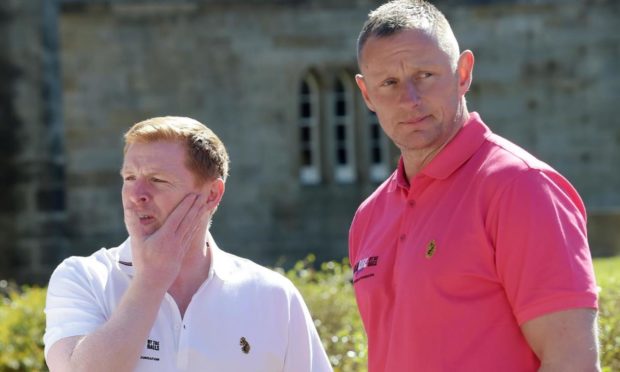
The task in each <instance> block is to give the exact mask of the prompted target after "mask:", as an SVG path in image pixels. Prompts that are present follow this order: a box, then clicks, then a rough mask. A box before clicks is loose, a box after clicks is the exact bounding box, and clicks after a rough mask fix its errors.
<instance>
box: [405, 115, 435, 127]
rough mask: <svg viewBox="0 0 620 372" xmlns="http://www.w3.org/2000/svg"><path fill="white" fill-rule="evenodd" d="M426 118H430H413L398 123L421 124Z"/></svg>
mask: <svg viewBox="0 0 620 372" xmlns="http://www.w3.org/2000/svg"><path fill="white" fill-rule="evenodd" d="M428 117H430V115H426V116H418V117H413V118H409V119H405V120H403V121H401V122H400V123H401V124H406V125H416V124H420V123H422V122H423V121H424V120H426V119H427V118H428Z"/></svg>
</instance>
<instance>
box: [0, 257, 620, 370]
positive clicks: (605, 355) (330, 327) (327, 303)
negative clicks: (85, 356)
mask: <svg viewBox="0 0 620 372" xmlns="http://www.w3.org/2000/svg"><path fill="white" fill-rule="evenodd" d="M313 265H314V256H308V257H307V258H306V259H305V260H304V261H300V262H298V263H297V264H296V265H295V266H294V267H293V268H292V269H290V270H288V271H285V270H283V269H276V270H277V271H280V272H281V273H283V274H284V275H286V276H287V277H288V278H289V279H291V281H293V283H295V285H296V286H297V288H299V290H300V292H301V293H302V295H303V296H304V299H305V301H306V303H307V304H308V307H309V308H310V311H311V313H312V316H313V318H314V319H315V324H316V327H317V329H318V331H319V334H320V335H321V338H322V341H323V345H324V346H325V349H326V351H327V355H328V356H329V359H330V361H331V363H332V365H333V366H334V370H335V371H336V372H349V371H355V372H357V371H366V360H367V359H366V358H367V356H366V336H365V334H364V328H363V326H362V322H361V320H360V317H359V314H358V311H357V306H356V304H355V297H354V295H353V287H352V285H351V282H350V280H351V271H350V269H349V265H348V262H347V261H346V260H343V261H342V262H334V261H331V262H325V263H323V264H321V265H320V267H319V268H318V269H315V268H314V266H313ZM594 268H595V271H596V274H597V281H598V284H599V286H600V287H601V291H600V301H599V304H600V314H599V327H600V342H601V365H602V367H603V371H605V372H611V371H620V311H618V309H620V257H616V258H611V259H597V260H595V261H594ZM44 305H45V289H43V288H37V287H22V288H21V289H20V288H18V287H17V286H15V285H7V282H6V281H0V372H5V371H6V372H9V371H45V370H46V367H45V363H44V360H43V343H42V336H43V331H44V328H45V316H44V313H43V308H44Z"/></svg>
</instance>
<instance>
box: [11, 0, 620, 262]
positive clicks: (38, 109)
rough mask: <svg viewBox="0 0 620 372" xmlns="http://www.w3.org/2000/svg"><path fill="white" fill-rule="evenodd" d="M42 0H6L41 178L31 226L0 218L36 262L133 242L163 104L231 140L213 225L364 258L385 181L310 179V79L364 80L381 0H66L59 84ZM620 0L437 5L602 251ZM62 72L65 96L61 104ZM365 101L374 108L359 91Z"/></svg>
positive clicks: (223, 239) (293, 247)
mask: <svg viewBox="0 0 620 372" xmlns="http://www.w3.org/2000/svg"><path fill="white" fill-rule="evenodd" d="M33 3H34V4H36V2H19V1H17V0H11V1H10V2H8V3H5V4H10V5H8V7H9V8H8V10H9V14H12V19H13V21H12V22H8V23H7V22H4V23H2V24H0V26H1V27H4V28H6V27H9V28H11V30H12V31H11V36H10V38H8V39H7V37H6V36H4V35H5V34H4V33H2V35H3V37H4V39H0V42H2V43H6V42H7V40H8V43H9V44H10V46H11V48H9V52H8V53H6V52H1V51H0V57H3V56H5V57H6V58H5V59H6V60H7V61H8V63H9V64H10V65H11V66H16V67H17V68H18V69H19V70H20V71H21V73H20V74H19V75H15V76H16V77H15V80H14V82H13V83H11V84H9V86H11V87H12V88H11V89H13V90H14V91H15V94H14V95H13V96H12V97H13V99H14V104H12V106H11V107H15V110H16V111H15V112H16V114H15V120H16V121H15V123H16V126H17V127H18V129H16V131H13V132H11V131H8V132H6V133H9V134H11V133H12V134H11V135H18V133H17V131H19V133H22V134H21V135H19V136H21V137H20V140H19V141H18V142H19V144H21V146H22V147H24V149H23V150H22V151H20V154H21V155H19V156H18V157H17V159H18V160H16V162H12V164H17V165H18V166H17V167H13V169H16V170H20V171H23V172H24V174H25V176H24V177H23V178H21V179H22V180H23V182H22V185H23V186H24V187H21V188H20V189H23V190H26V191H23V192H21V193H20V197H17V198H15V200H16V201H19V202H20V203H21V204H19V207H18V209H19V213H17V214H16V216H17V218H16V220H15V223H13V224H12V223H11V221H10V217H9V218H8V219H7V216H12V214H10V213H9V214H7V213H4V214H3V215H2V216H4V217H3V218H4V219H0V227H2V230H1V231H2V234H4V235H7V234H11V231H15V234H17V235H18V236H21V237H22V238H21V240H20V241H21V243H20V245H19V248H18V249H17V251H18V252H20V253H19V255H24V257H23V258H22V262H28V263H29V264H28V265H30V266H29V267H30V268H31V271H33V270H34V268H36V267H39V268H42V267H44V266H45V265H47V266H45V267H51V266H54V265H55V264H56V263H57V261H58V260H59V259H60V258H62V257H64V256H66V255H69V254H89V253H90V252H92V251H94V250H96V249H98V248H99V247H101V246H112V245H116V244H118V243H120V242H121V241H122V240H123V239H124V238H125V235H126V232H125V229H124V226H123V222H122V211H121V205H120V186H121V182H120V181H121V180H120V177H119V175H118V170H119V168H120V165H121V159H122V154H121V152H122V143H121V138H122V133H123V132H124V131H125V130H126V129H127V128H128V127H129V126H130V125H131V124H133V123H135V122H137V121H140V120H143V119H145V118H148V117H153V116H159V115H185V116H191V117H194V118H196V119H198V120H201V121H203V122H204V123H206V124H207V125H209V126H210V127H211V128H213V129H214V131H215V132H216V133H218V135H220V137H221V138H222V139H223V141H224V142H225V144H226V145H227V147H228V149H229V152H230V155H231V159H232V168H231V176H230V178H229V181H228V184H227V191H226V195H225V196H224V200H223V202H222V205H221V207H220V209H219V210H218V213H217V214H216V216H215V221H214V225H213V228H212V229H213V233H214V235H215V236H216V239H217V240H218V242H220V244H221V246H222V247H223V248H224V249H226V250H229V251H232V252H235V253H239V254H242V255H244V256H248V257H250V258H253V259H256V260H257V261H259V262H263V263H269V264H273V263H274V262H276V261H277V260H278V259H279V258H282V257H284V258H285V259H286V260H287V261H286V262H288V263H290V262H291V261H292V260H294V259H297V258H300V257H303V256H305V255H306V254H307V253H309V252H314V253H317V255H318V256H319V259H326V258H340V257H344V256H345V255H346V254H347V242H346V240H347V230H348V226H349V223H350V220H351V217H352V215H353V213H354V211H355V209H356V208H357V206H358V204H359V202H360V201H361V200H363V198H364V197H365V196H366V195H368V194H369V193H370V192H371V190H373V188H374V187H376V184H374V183H373V182H371V181H369V177H368V170H367V167H365V166H364V162H363V161H360V162H359V164H358V167H357V170H356V171H357V174H358V177H359V178H358V179H359V181H358V182H354V183H351V184H341V183H338V182H335V181H334V179H333V177H331V176H330V174H329V172H326V173H325V174H324V176H325V177H324V181H323V182H322V183H321V184H319V185H315V186H307V185H302V184H301V183H300V181H299V178H298V170H299V165H298V153H299V143H298V141H299V134H298V127H297V123H298V117H297V115H298V97H297V96H296V92H298V89H299V84H300V81H301V79H302V78H303V76H304V75H305V74H306V73H307V72H308V71H313V72H315V73H316V76H318V78H319V79H318V80H319V84H320V85H321V86H322V88H328V87H329V84H330V81H331V80H330V79H331V78H333V76H335V75H337V74H340V73H345V74H348V75H349V76H351V77H352V76H353V74H354V73H355V72H356V69H357V68H356V62H355V40H356V37H357V33H358V32H359V29H360V27H361V24H362V23H363V21H364V19H365V17H366V14H367V12H368V11H369V10H370V9H373V8H375V7H376V6H377V5H378V4H379V3H380V2H379V1H371V0H356V1H353V0H338V1H331V2H325V1H317V0H304V1H301V0H297V1H292V0H291V1H285V0H279V1H276V0H273V1H249V2H248V1H216V0H202V1H199V0H195V1H185V2H182V3H179V2H177V1H164V0H161V1H149V0H142V1H129V0H115V1H103V0H62V1H60V3H59V4H60V5H59V7H55V9H56V10H57V11H58V17H57V19H56V20H57V22H58V24H57V32H58V35H59V36H58V40H59V47H58V49H57V50H56V57H57V58H58V61H57V62H58V65H59V66H60V68H59V69H58V71H60V72H59V73H58V74H57V78H58V79H59V84H58V85H56V84H55V83H54V79H53V76H52V75H53V72H54V71H55V67H54V66H55V64H54V60H53V58H52V59H51V60H50V59H49V58H50V57H49V56H47V57H46V55H47V54H46V53H48V54H54V50H55V49H54V38H53V37H52V39H51V40H50V39H49V36H47V39H46V38H45V37H44V35H48V34H46V33H41V32H40V30H41V28H44V27H48V28H50V29H51V28H53V26H54V25H53V23H50V19H51V18H50V8H48V10H47V13H46V11H45V9H46V8H45V7H40V6H39V7H37V6H36V5H28V4H33ZM42 3H44V4H56V2H54V1H51V2H42ZM618 4H619V3H618V2H617V1H612V0H597V1H588V2H586V1H571V2H565V1H559V0H541V1H536V2H533V1H526V0H522V1H516V0H515V1H466V2H461V1H448V0H446V1H437V5H438V6H439V7H440V8H442V9H443V10H444V11H445V13H446V15H447V16H448V18H449V19H451V21H452V23H453V27H454V30H455V33H456V34H457V37H458V38H459V40H460V42H461V46H462V47H463V48H470V49H472V50H473V51H474V53H475V55H476V66H475V72H474V84H473V86H472V89H471V92H470V93H469V96H468V100H469V107H470V109H472V110H475V111H479V112H481V113H482V115H483V118H484V120H485V121H486V122H487V124H489V125H490V126H491V127H492V128H493V129H494V130H495V131H497V132H498V133H500V134H502V135H504V136H506V137H508V138H509V139H512V140H513V141H515V142H517V143H518V144H520V145H522V146H523V147H525V148H526V149H528V150H529V151H531V152H533V153H534V154H536V155H538V156H539V157H541V158H542V159H543V160H545V161H547V162H548V163H549V164H551V165H552V166H554V167H555V168H557V169H558V170H560V171H561V172H562V173H563V174H564V175H566V176H567V178H569V179H570V180H571V182H572V183H573V184H574V185H575V186H576V188H577V189H578V190H579V191H580V193H581V195H582V197H583V198H584V200H585V202H586V205H587V207H588V210H589V213H590V216H591V218H590V224H591V228H590V239H591V243H592V248H593V250H594V251H595V252H600V253H601V254H609V253H611V252H620V239H619V238H618V237H617V234H616V233H615V231H616V230H617V227H616V222H614V221H617V216H618V215H620V213H619V212H618V211H619V210H620V172H617V171H615V169H616V168H617V166H616V164H618V163H619V162H620V129H619V128H620V125H618V124H620V123H618V119H617V117H618V108H617V105H616V104H615V101H616V98H617V97H618V91H620V75H619V74H617V72H616V70H617V61H618V60H619V57H620V32H618V31H620V30H619V27H618V19H620V17H619V15H620V14H619V5H618ZM3 6H4V7H7V5H3ZM46 14H47V15H46ZM51 14H52V15H53V9H52V11H51ZM17 18H19V20H20V21H19V22H15V21H14V20H15V19H17ZM52 18H53V17H52ZM45 20H47V21H45ZM46 22H47V23H46ZM42 25H47V26H42ZM34 26H36V27H34ZM37 30H39V31H37ZM52 35H53V34H52ZM45 51H47V52H45ZM3 53H5V54H3ZM1 62H2V59H1V58H0V74H2V73H5V72H3V67H2V63H1ZM46 71H47V73H46ZM50 74H51V75H50ZM56 86H58V87H60V88H59V89H61V91H62V94H58V96H59V97H62V101H60V100H57V101H54V100H53V99H52V100H51V101H52V103H49V102H50V101H49V98H50V96H49V92H54V89H55V87H56ZM42 87H47V88H42ZM5 89H9V88H5ZM46 92H47V93H46ZM0 94H4V93H3V92H0ZM327 98H329V95H327ZM4 102H5V101H2V104H5V103H4ZM54 108H57V109H58V112H56V111H54ZM7 112H8V111H7ZM355 112H356V113H357V114H358V116H359V117H360V118H361V117H363V114H364V112H365V108H364V106H363V103H362V102H361V99H359V97H358V98H357V100H356V101H355ZM45 113H47V114H45ZM60 113H62V115H60ZM358 121H361V119H358ZM45 123H51V124H45ZM357 124H358V127H360V128H361V125H362V124H361V123H357ZM50 128H51V129H50ZM59 131H61V133H63V134H64V135H63V136H61V137H62V138H61V139H62V141H60V140H59V138H58V136H57V135H56V134H57V133H58V132H59ZM3 133H5V132H3ZM359 136H360V138H363V135H362V134H361V133H360V134H359ZM59 149H64V150H63V151H59ZM3 151H4V150H3ZM7 151H8V150H7ZM392 151H393V149H392ZM358 152H359V154H358V155H359V157H360V159H361V158H363V157H365V156H366V155H367V154H365V153H364V151H362V149H358ZM393 154H394V153H393ZM50 177H51V178H50ZM48 180H51V182H48ZM59 186H62V188H60V187H59ZM44 187H45V188H47V191H45V192H43V191H41V190H42V189H43V188H44ZM46 192H47V193H46ZM50 195H53V196H54V197H51V198H50ZM63 196H64V197H63ZM50 200H51V201H52V202H51V203H50V202H49V201H50ZM0 201H1V200H0ZM37 201H38V203H39V204H37ZM9 227H10V228H9ZM11 229H12V230H11ZM20 234H21V235H20ZM48 234H51V235H52V236H53V237H52V238H51V240H50V239H47V238H46V237H47V236H48ZM614 234H616V235H614ZM7 236H8V235H7ZM50 245H52V247H51V248H50V247H49V246H50ZM0 249H5V250H6V248H4V246H3V247H1V248H0ZM13 251H16V250H13ZM23 252H27V253H23ZM43 252H47V253H46V255H45V256H44V255H43V254H42V253H43ZM37 265H39V266H37ZM41 265H43V266H41ZM0 270H1V268H0ZM34 271H36V270H34ZM40 272H45V270H44V269H41V270H40Z"/></svg>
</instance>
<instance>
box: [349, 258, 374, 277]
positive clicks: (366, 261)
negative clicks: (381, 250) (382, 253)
mask: <svg viewBox="0 0 620 372" xmlns="http://www.w3.org/2000/svg"><path fill="white" fill-rule="evenodd" d="M378 260H379V256H372V257H367V258H362V259H361V260H359V261H357V263H356V264H355V266H353V274H357V273H358V272H360V271H362V270H364V269H365V268H367V267H370V266H377V261H378Z"/></svg>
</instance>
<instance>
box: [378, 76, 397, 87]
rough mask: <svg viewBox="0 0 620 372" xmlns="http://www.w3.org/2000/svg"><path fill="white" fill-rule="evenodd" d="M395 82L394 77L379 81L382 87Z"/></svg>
mask: <svg viewBox="0 0 620 372" xmlns="http://www.w3.org/2000/svg"><path fill="white" fill-rule="evenodd" d="M396 83H397V81H396V79H392V78H390V79H385V80H383V82H382V83H381V86H382V87H387V86H390V85H394V84H396Z"/></svg>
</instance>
